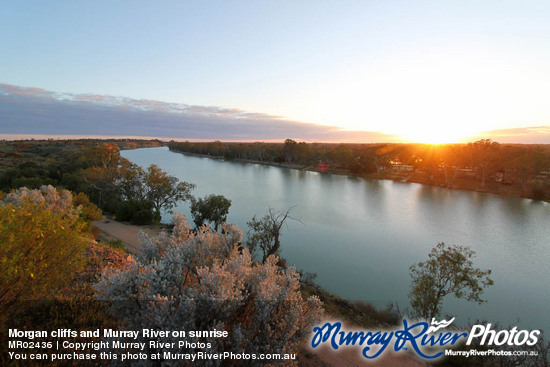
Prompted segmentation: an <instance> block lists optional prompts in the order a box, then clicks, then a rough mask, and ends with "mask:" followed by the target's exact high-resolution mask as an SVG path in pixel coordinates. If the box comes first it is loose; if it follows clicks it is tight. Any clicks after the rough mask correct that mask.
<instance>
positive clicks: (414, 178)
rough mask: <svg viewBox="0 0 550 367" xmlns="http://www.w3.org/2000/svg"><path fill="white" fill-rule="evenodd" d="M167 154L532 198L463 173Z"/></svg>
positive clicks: (513, 188) (516, 189)
mask: <svg viewBox="0 0 550 367" xmlns="http://www.w3.org/2000/svg"><path fill="white" fill-rule="evenodd" d="M170 151H172V152H174V153H180V154H184V155H188V156H192V157H202V158H210V159H214V160H219V161H228V162H240V163H250V164H259V165H263V166H270V167H280V168H289V169H295V170H299V171H309V172H317V173H327V174H333V175H341V176H349V177H357V178H365V179H375V180H390V181H395V182H400V183H417V184H421V185H426V186H432V187H440V188H445V189H449V190H464V191H474V192H482V193H488V194H496V195H500V196H506V197H519V198H525V199H534V198H532V197H529V196H527V195H524V194H523V193H522V191H523V189H522V188H521V187H518V186H516V185H512V184H510V183H509V182H506V181H505V182H497V181H496V180H495V179H491V180H486V182H485V183H484V184H483V186H484V187H480V182H479V180H476V179H475V178H474V177H472V176H471V175H468V174H465V173H463V174H459V175H457V174H456V172H455V173H454V174H453V177H452V178H449V179H446V180H445V181H446V183H440V182H438V181H437V180H436V179H434V178H433V177H431V176H430V175H427V174H426V173H425V172H423V171H422V170H419V169H417V170H413V171H407V172H403V173H399V172H397V173H396V172H394V171H393V170H392V169H391V168H390V169H387V168H385V169H382V170H380V172H373V173H354V172H351V171H349V170H346V169H342V168H334V167H331V166H330V165H311V164H297V163H287V162H273V161H260V160H254V159H244V158H234V159H227V158H225V157H224V156H222V155H216V156H213V155H209V154H199V153H191V152H184V151H178V150H173V149H170ZM439 174H440V175H441V176H445V175H447V173H445V172H444V171H441V172H440V173H439ZM535 200H541V201H546V202H550V198H544V199H542V198H539V199H535Z"/></svg>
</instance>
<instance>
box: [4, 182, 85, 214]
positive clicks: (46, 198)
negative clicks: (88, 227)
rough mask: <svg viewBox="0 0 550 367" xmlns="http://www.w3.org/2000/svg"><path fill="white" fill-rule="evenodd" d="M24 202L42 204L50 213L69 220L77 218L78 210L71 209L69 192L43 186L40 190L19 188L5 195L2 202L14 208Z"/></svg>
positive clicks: (71, 198) (71, 197)
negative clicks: (60, 215)
mask: <svg viewBox="0 0 550 367" xmlns="http://www.w3.org/2000/svg"><path fill="white" fill-rule="evenodd" d="M24 200H31V201H32V202H34V203H37V204H38V203H42V204H44V208H45V209H47V210H50V211H51V212H52V213H56V214H62V215H65V216H67V217H69V218H72V219H76V218H77V217H78V209H75V208H74V207H73V195H72V194H71V192H70V191H69V190H65V189H59V190H57V189H56V188H55V187H53V186H52V185H43V186H41V187H40V189H32V190H31V189H28V188H26V187H21V188H19V189H17V190H14V191H12V192H10V193H9V194H7V195H6V197H5V198H4V200H3V201H4V202H5V203H7V204H13V205H15V206H19V205H21V203H22V202H23V201H24Z"/></svg>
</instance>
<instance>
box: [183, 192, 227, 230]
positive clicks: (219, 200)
mask: <svg viewBox="0 0 550 367" xmlns="http://www.w3.org/2000/svg"><path fill="white" fill-rule="evenodd" d="M230 206H231V200H229V199H227V198H226V197H225V196H223V195H208V196H206V197H204V198H199V199H195V198H191V215H192V216H193V222H194V223H195V227H196V228H197V229H198V228H200V227H202V226H203V225H204V224H206V223H207V222H208V223H211V224H213V225H214V229H215V230H216V231H217V230H218V226H219V225H221V224H222V223H225V221H226V220H227V214H228V213H229V207H230Z"/></svg>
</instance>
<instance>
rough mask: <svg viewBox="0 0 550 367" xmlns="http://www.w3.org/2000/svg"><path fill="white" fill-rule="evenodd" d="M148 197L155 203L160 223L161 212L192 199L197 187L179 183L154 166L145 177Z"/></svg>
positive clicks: (150, 167) (156, 214)
mask: <svg viewBox="0 0 550 367" xmlns="http://www.w3.org/2000/svg"><path fill="white" fill-rule="evenodd" d="M144 183H145V186H146V189H145V190H146V197H147V199H149V200H150V201H151V202H152V203H153V207H154V208H155V217H156V218H155V219H156V221H158V222H160V219H161V214H160V212H161V210H162V209H166V210H169V209H172V208H173V207H174V206H175V205H176V204H177V202H178V201H185V200H189V199H190V198H191V194H190V192H191V190H193V189H194V188H195V185H193V184H192V183H189V182H185V181H184V182H179V180H178V178H176V177H174V176H170V175H168V174H167V173H166V172H164V171H163V170H162V169H160V167H158V166H157V165H155V164H152V165H150V166H149V168H147V171H146V172H145V176H144Z"/></svg>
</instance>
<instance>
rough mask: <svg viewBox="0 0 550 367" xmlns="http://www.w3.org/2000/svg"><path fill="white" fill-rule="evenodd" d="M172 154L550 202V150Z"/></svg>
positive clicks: (215, 147)
mask: <svg viewBox="0 0 550 367" xmlns="http://www.w3.org/2000/svg"><path fill="white" fill-rule="evenodd" d="M168 146H169V148H170V150H172V151H174V152H181V153H187V154H198V155H205V156H210V157H216V158H223V159H227V160H241V161H250V162H257V163H263V164H270V165H283V166H286V167H290V168H296V169H305V170H313V171H319V172H329V173H338V174H348V175H354V176H361V177H370V178H378V179H391V180H398V181H402V182H416V183H421V184H426V185H437V186H442V187H448V188H454V189H464V190H476V191H483V192H491V193H496V194H502V195H512V196H520V197H526V198H532V199H537V200H546V201H550V145H534V144H533V145H520V144H499V143H497V142H493V141H491V140H487V139H484V140H479V141H476V142H473V143H468V144H444V145H429V144H396V143H387V144H328V143H305V142H297V141H295V140H292V139H287V140H286V141H285V142H284V143H282V144H281V143H261V142H255V143H222V142H220V141H214V142H209V143H203V142H200V143H198V142H188V141H186V142H176V141H171V142H170V143H169V144H168Z"/></svg>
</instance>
